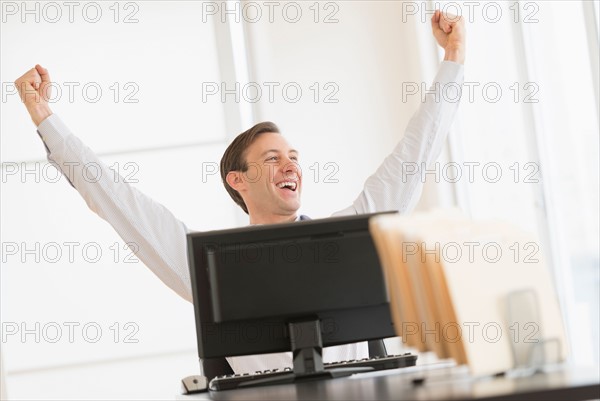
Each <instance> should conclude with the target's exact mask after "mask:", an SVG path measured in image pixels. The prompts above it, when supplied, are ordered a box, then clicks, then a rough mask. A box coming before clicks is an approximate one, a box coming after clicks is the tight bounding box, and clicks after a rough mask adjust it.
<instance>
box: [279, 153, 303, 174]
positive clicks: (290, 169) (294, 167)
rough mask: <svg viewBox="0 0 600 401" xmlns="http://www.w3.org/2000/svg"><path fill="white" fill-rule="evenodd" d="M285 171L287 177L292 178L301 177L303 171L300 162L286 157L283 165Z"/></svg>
mask: <svg viewBox="0 0 600 401" xmlns="http://www.w3.org/2000/svg"><path fill="white" fill-rule="evenodd" d="M283 173H284V174H285V176H286V177H290V178H294V177H295V176H297V177H300V175H301V171H300V166H299V165H298V162H297V161H296V160H292V159H290V158H289V157H286V158H285V160H284V165H283Z"/></svg>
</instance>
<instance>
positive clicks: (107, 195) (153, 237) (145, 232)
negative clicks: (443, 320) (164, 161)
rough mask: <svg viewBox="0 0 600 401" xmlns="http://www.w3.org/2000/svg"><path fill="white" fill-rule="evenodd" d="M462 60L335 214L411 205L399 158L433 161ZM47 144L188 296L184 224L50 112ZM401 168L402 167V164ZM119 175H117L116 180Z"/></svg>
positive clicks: (363, 350)
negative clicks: (448, 88) (92, 175)
mask: <svg viewBox="0 0 600 401" xmlns="http://www.w3.org/2000/svg"><path fill="white" fill-rule="evenodd" d="M463 75H464V67H463V65H461V64H458V63H454V62H451V61H443V62H442V63H441V65H440V68H439V71H438V73H437V75H436V77H435V79H434V84H433V85H432V87H431V88H432V90H433V91H434V92H437V93H436V94H434V93H430V94H428V95H427V96H426V99H425V102H423V103H422V104H421V106H420V108H419V110H418V111H417V112H416V113H415V115H413V117H412V118H411V119H410V121H409V123H408V126H407V128H406V131H405V133H404V136H403V137H402V139H401V140H400V142H399V143H398V145H397V146H396V147H395V149H394V150H393V152H392V153H391V154H390V155H389V156H387V157H386V158H385V160H384V161H383V163H382V164H381V165H380V167H379V168H378V169H377V171H376V172H375V173H374V174H373V175H371V176H370V177H369V178H368V179H367V180H366V182H365V186H364V189H363V191H362V192H361V193H360V194H359V195H358V197H357V198H356V200H354V202H353V203H352V205H350V206H348V207H347V208H345V209H343V210H340V211H338V212H336V213H334V215H335V216H342V215H351V214H363V213H372V212H377V211H385V210H398V211H399V212H401V213H407V212H409V211H411V210H412V209H413V208H414V206H415V205H416V203H417V201H418V200H419V198H420V196H421V192H422V189H423V183H422V179H421V176H420V174H412V175H407V174H404V177H403V168H402V164H403V163H405V162H411V163H416V165H417V166H419V167H421V166H422V165H423V163H424V165H428V164H430V163H433V162H435V160H436V159H437V157H438V156H439V154H440V152H441V149H442V147H443V144H444V142H445V140H446V136H447V133H448V131H449V129H450V125H451V124H452V121H453V119H454V115H455V114H456V110H457V108H458V103H459V102H458V101H456V100H455V99H452V98H450V97H449V99H445V98H444V96H442V92H443V89H444V85H446V84H450V85H453V86H456V84H457V85H460V86H462V84H463V80H464V77H463ZM38 133H39V135H40V137H41V138H42V140H43V142H44V144H45V145H46V150H47V152H48V160H49V161H51V162H52V163H54V164H55V165H56V166H57V168H58V169H59V170H60V171H62V173H63V174H64V175H65V177H66V178H67V179H68V180H69V182H70V183H71V184H72V185H73V187H74V188H75V189H76V190H77V191H78V192H79V193H80V194H81V196H82V197H83V199H84V200H85V202H86V203H87V205H88V207H89V208H90V209H91V210H92V211H94V212H95V213H96V214H98V216H100V217H101V218H103V219H104V220H106V221H107V222H108V223H110V224H111V225H112V226H113V228H114V229H115V230H116V231H117V232H118V233H119V235H120V236H121V238H122V239H123V240H124V241H125V242H126V243H128V242H132V243H135V244H136V245H138V247H139V249H138V251H137V252H136V256H137V257H138V258H139V259H140V260H141V261H142V262H143V263H144V264H145V265H146V266H147V267H148V268H149V269H150V270H152V272H154V274H156V276H158V278H159V279H160V280H161V281H162V282H163V283H165V284H166V285H167V286H168V287H170V288H171V289H172V290H173V291H175V292H176V293H177V294H179V295H180V296H181V297H183V298H184V299H186V300H188V301H190V302H192V290H191V285H190V274H189V270H188V263H187V262H188V261H187V248H186V234H187V233H188V232H190V230H189V229H188V228H187V227H186V226H185V224H184V223H183V222H181V221H179V220H178V219H177V218H175V217H174V216H173V214H172V213H171V212H170V211H169V210H167V209H166V208H165V207H164V206H162V205H161V204H159V203H157V202H155V201H154V200H152V199H151V198H149V197H148V196H146V195H144V194H143V193H142V192H140V191H139V190H138V189H136V188H135V187H133V186H131V185H129V184H128V183H125V182H123V180H113V179H111V178H110V177H113V172H112V171H111V170H110V169H109V168H108V166H106V165H105V164H104V163H103V162H102V161H101V160H100V159H99V158H98V157H97V156H96V155H95V154H94V153H93V152H92V151H91V150H90V149H89V148H88V147H87V146H85V144H83V142H81V140H79V138H77V137H76V136H75V135H73V134H72V133H71V131H70V130H69V129H68V128H67V126H66V125H65V124H64V123H63V121H62V120H61V119H60V118H59V117H58V116H57V115H56V114H52V115H51V116H50V117H48V118H46V119H45V120H44V121H42V122H41V123H40V125H39V126H38ZM87 163H94V166H100V167H101V168H102V170H103V171H102V175H101V178H100V179H99V180H98V181H97V182H93V183H92V182H88V181H86V180H85V179H84V177H85V175H84V173H83V169H84V166H85V165H86V164H87ZM404 173H405V172H404ZM116 181H118V182H116ZM365 357H368V347H367V343H366V342H362V343H357V344H348V345H341V346H335V347H327V348H324V350H323V360H324V362H332V361H341V360H349V359H360V358H365ZM227 359H228V361H229V363H230V365H231V367H232V368H233V370H234V371H235V372H236V373H241V372H254V371H257V370H266V369H274V368H283V367H291V365H292V356H291V353H289V352H287V353H279V354H267V355H260V356H242V357H232V358H227Z"/></svg>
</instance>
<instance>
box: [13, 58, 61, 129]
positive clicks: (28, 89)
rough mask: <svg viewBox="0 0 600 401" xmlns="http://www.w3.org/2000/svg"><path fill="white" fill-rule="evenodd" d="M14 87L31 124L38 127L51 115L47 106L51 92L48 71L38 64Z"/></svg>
mask: <svg viewBox="0 0 600 401" xmlns="http://www.w3.org/2000/svg"><path fill="white" fill-rule="evenodd" d="M15 85H16V86H17V90H18V91H19V95H20V96H21V101H22V102H23V103H24V104H25V107H27V111H28V112H29V115H30V116H31V119H32V120H33V123H34V124H35V125H36V126H38V125H40V123H41V122H42V121H44V120H45V119H46V118H47V117H49V116H50V115H51V114H52V111H51V110H50V106H48V99H49V98H50V95H51V92H52V85H50V74H48V70H46V69H45V68H44V67H42V66H41V65H39V64H38V65H36V66H35V68H32V69H31V70H29V71H27V72H26V73H25V74H23V76H21V77H20V78H19V79H17V80H16V81H15Z"/></svg>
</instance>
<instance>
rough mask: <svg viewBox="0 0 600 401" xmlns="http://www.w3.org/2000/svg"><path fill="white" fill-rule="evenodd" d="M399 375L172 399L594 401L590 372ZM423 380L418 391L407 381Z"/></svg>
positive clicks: (599, 384)
mask: <svg viewBox="0 0 600 401" xmlns="http://www.w3.org/2000/svg"><path fill="white" fill-rule="evenodd" d="M409 369H413V368H408V369H400V370H392V371H387V372H385V373H384V372H376V373H367V374H362V375H355V376H353V377H350V378H340V379H333V380H321V381H313V382H305V383H298V384H286V385H274V386H263V387H254V388H246V389H237V390H229V391H219V392H210V393H204V394H197V395H191V396H181V397H178V399H180V400H264V401H268V400H324V399H327V400H524V399H526V400H533V401H535V400H544V401H546V400H589V399H600V378H599V373H598V368H596V369H562V370H559V371H554V372H547V373H538V374H535V375H530V376H525V377H511V376H506V377H487V378H479V379H473V378H470V377H469V376H468V374H466V372H465V371H464V370H462V371H461V370H460V369H459V370H458V371H457V370H456V368H455V369H454V370H449V369H436V370H429V371H426V372H418V371H417V370H416V369H415V370H409ZM418 377H426V379H425V382H424V383H423V384H421V385H415V384H413V379H415V378H418Z"/></svg>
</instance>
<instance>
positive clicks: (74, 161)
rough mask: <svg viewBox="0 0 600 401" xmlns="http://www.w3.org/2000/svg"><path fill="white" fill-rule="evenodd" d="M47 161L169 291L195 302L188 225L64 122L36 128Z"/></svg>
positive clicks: (49, 120) (55, 120)
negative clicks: (103, 158)
mask: <svg viewBox="0 0 600 401" xmlns="http://www.w3.org/2000/svg"><path fill="white" fill-rule="evenodd" d="M38 134H39V135H40V137H41V138H42V140H43V142H44V145H45V146H46V151H47V153H48V160H49V161H50V162H51V163H52V164H54V165H55V166H56V167H57V168H58V169H59V170H60V171H61V172H62V174H63V175H64V176H65V177H66V178H67V179H68V180H69V182H70V183H71V185H72V186H73V187H74V188H75V189H76V190H77V191H78V192H79V194H80V195H81V196H82V197H83V199H84V200H85V202H86V203H87V205H88V207H89V208H90V209H91V210H92V211H93V212H94V213H96V214H97V215H98V216H100V217H101V218H102V219H104V220H106V221H107V222H108V223H109V224H110V225H111V226H112V227H113V228H114V229H115V230H116V231H117V233H118V234H119V235H120V237H121V238H122V239H123V241H125V242H126V243H127V244H128V245H129V246H130V249H132V251H133V252H134V253H135V255H136V256H137V257H138V258H139V259H140V260H141V261H142V262H143V263H144V264H145V265H146V266H148V267H149V268H150V270H152V272H153V273H154V274H155V275H156V276H158V278H159V279H160V280H162V282H164V283H165V284H166V285H167V286H168V287H169V288H171V289H172V290H173V291H175V292H176V293H177V294H179V295H180V296H181V297H183V298H184V299H186V300H188V301H190V302H191V301H192V292H191V285H190V276H189V270H188V263H187V242H186V234H187V233H188V232H189V230H188V229H187V227H186V226H185V224H184V223H183V222H181V221H179V220H178V219H177V218H175V216H173V214H172V213H171V212H170V211H169V210H167V209H166V208H165V207H164V206H163V205H161V204H159V203H157V202H155V201H154V200H152V199H151V198H150V197H148V196H146V195H144V194H143V193H142V192H141V191H139V190H138V189H136V188H134V187H133V186H131V185H130V184H128V183H126V182H124V180H123V178H122V177H120V176H118V175H117V174H116V173H115V172H114V171H113V170H111V169H109V168H108V167H107V166H106V165H105V164H104V163H103V162H102V161H101V160H100V159H99V158H98V157H97V156H96V155H95V154H94V152H93V151H92V150H91V149H89V148H88V147H87V146H85V144H84V143H83V142H82V141H81V140H80V139H79V138H77V137H76V136H75V135H73V134H72V133H71V132H70V130H69V129H68V128H67V126H66V125H65V124H64V123H63V122H62V120H61V119H60V118H59V117H58V116H57V115H56V114H52V115H51V116H50V117H48V118H46V119H45V120H44V121H42V123H41V124H40V125H39V126H38Z"/></svg>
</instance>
